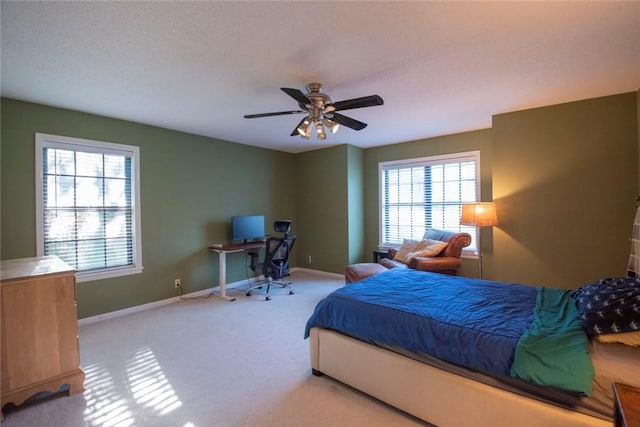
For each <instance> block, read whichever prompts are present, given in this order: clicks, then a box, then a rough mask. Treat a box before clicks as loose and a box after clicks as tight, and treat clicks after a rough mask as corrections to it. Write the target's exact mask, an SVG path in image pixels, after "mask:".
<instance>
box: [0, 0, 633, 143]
mask: <svg viewBox="0 0 640 427" xmlns="http://www.w3.org/2000/svg"><path fill="white" fill-rule="evenodd" d="M1 19H2V21H1V27H0V29H1V37H2V45H1V46H2V58H1V59H2V69H1V72H2V74H1V82H2V96H4V97H9V98H15V99H21V100H26V101H32V102H37V103H42V104H48V105H53V106H57V107H63V108H70V109H74V110H81V111H86V112H90V113H95V114H99V115H104V116H109V117H115V118H119V119H125V120H131V121H135V122H140V123H146V124H150V125H155V126H161V127H166V128H171V129H176V130H180V131H185V132H191V133H194V134H199V135H206V136H210V137H214V138H219V139H224V140H228V141H234V142H239V143H242V144H249V145H254V146H259V147H267V148H272V149H276V150H282V151H287V152H292V153H296V152H302V151H307V150H312V149H317V148H320V147H325V146H329V145H335V144H342V143H349V144H353V145H355V146H358V147H372V146H377V145H384V144H392V143H397V142H403V141H410V140H415V139H422V138H428V137H432V136H437V135H444V134H451V133H457V132H462V131H468V130H474V129H481V128H488V127H490V126H491V116H492V115H494V114H499V113H504V112H508V111H515V110H521V109H526V108H532V107H537V106H544V105H551V104H557V103H562V102H568V101H575V100H580V99H587V98H593V97H598V96H604V95H611V94H616V93H622V92H629V91H635V90H638V88H640V2H637V1H633V2H469V3H468V2H399V1H393V2H382V1H378V2H320V1H305V2H297V1H296V2H240V1H238V2H214V1H210V2H93V1H91V2H24V1H18V2H12V1H5V0H3V1H2V6H1ZM315 81H317V82H321V83H323V84H324V86H325V92H326V93H327V94H329V95H330V96H331V98H332V99H333V101H340V100H344V99H350V98H357V97H361V96H366V95H372V94H377V95H380V96H381V97H382V98H383V99H384V105H383V106H378V107H370V108H362V109H356V110H349V111H345V112H344V114H345V115H347V116H350V117H353V118H355V119H357V120H360V121H363V122H366V123H368V124H369V126H368V127H367V128H366V129H364V130H362V131H360V132H356V131H353V130H351V129H348V128H345V127H342V128H341V129H340V130H339V131H338V133H336V134H334V135H331V134H329V135H328V136H327V140H326V141H324V142H321V141H318V140H316V139H313V137H312V139H311V140H308V141H307V140H303V139H302V138H300V137H291V136H289V134H290V133H291V131H292V130H293V128H294V127H295V125H296V124H297V123H298V122H299V121H300V119H301V118H302V116H297V115H288V116H277V117H267V118H259V119H252V120H247V119H244V118H243V115H244V114H249V113H264V112H271V111H282V110H295V109H298V106H297V104H296V102H295V101H294V100H293V99H292V98H290V97H288V96H287V95H286V94H284V93H283V92H281V91H280V90H279V88H280V87H292V88H298V89H300V90H304V85H305V84H306V83H309V82H315ZM72 136H73V135H72Z"/></svg>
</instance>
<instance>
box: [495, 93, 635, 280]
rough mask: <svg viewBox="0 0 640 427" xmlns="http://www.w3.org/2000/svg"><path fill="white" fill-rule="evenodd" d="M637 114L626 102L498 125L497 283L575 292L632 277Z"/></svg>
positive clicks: (614, 100)
mask: <svg viewBox="0 0 640 427" xmlns="http://www.w3.org/2000/svg"><path fill="white" fill-rule="evenodd" d="M636 104H637V94H636V93H627V94H621V95H615V96H608V97H603V98H596V99H590V100H586V101H578V102H572V103H568V104H561V105H554V106H550V107H544V108H536V109H531V110H526V111H518V112H513V113H507V114H500V115H496V116H494V118H493V147H494V166H493V195H494V199H495V200H496V206H497V209H498V212H499V215H500V225H499V226H498V227H496V229H495V231H494V249H495V256H494V257H491V258H490V259H487V264H490V267H489V268H490V269H491V270H492V271H493V274H492V278H494V279H496V280H501V281H514V282H520V283H527V284H535V285H547V286H555V287H562V288H569V289H571V288H576V287H578V286H580V285H582V284H584V283H588V282H591V281H594V280H596V279H599V278H602V277H611V276H620V275H624V274H625V270H626V266H627V260H628V257H629V251H630V243H629V238H630V236H631V228H632V224H633V215H634V206H635V196H636V195H637V194H638V114H637V105H636Z"/></svg>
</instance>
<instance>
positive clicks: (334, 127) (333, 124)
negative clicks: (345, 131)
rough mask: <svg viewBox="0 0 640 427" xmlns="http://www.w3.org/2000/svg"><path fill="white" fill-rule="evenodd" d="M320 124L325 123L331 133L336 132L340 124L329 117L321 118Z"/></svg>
mask: <svg viewBox="0 0 640 427" xmlns="http://www.w3.org/2000/svg"><path fill="white" fill-rule="evenodd" d="M322 124H323V125H325V126H326V127H327V129H329V132H331V133H336V132H338V129H339V128H340V125H339V124H338V123H336V122H334V121H332V120H329V119H322Z"/></svg>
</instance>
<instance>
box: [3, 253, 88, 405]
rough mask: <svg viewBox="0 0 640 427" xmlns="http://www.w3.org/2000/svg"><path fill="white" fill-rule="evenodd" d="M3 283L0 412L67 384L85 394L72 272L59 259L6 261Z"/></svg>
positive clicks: (74, 283)
mask: <svg viewBox="0 0 640 427" xmlns="http://www.w3.org/2000/svg"><path fill="white" fill-rule="evenodd" d="M0 279H1V281H0V287H1V291H2V295H1V296H0V300H1V305H2V307H1V310H2V326H1V329H2V341H1V346H2V347H1V357H2V371H1V375H2V377H1V382H2V397H1V399H0V402H1V403H0V405H1V406H0V408H4V406H5V405H6V404H7V403H13V404H15V405H20V404H21V403H23V402H24V401H25V400H26V399H28V398H29V397H31V396H33V395H34V394H36V393H39V392H57V391H59V390H60V388H61V387H62V386H63V385H66V384H68V385H69V390H68V391H69V394H75V393H80V392H82V391H84V372H83V371H82V370H81V369H80V354H79V348H78V317H77V312H76V280H75V271H74V269H73V268H72V267H70V266H69V265H67V264H66V263H65V262H63V261H62V260H60V258H58V257H55V256H46V257H38V258H23V259H14V260H6V261H2V262H1V268H0Z"/></svg>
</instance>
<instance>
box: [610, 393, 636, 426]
mask: <svg viewBox="0 0 640 427" xmlns="http://www.w3.org/2000/svg"><path fill="white" fill-rule="evenodd" d="M613 395H614V414H613V420H614V425H615V426H616V427H640V388H638V387H633V386H630V385H627V384H622V383H616V382H614V383H613Z"/></svg>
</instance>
